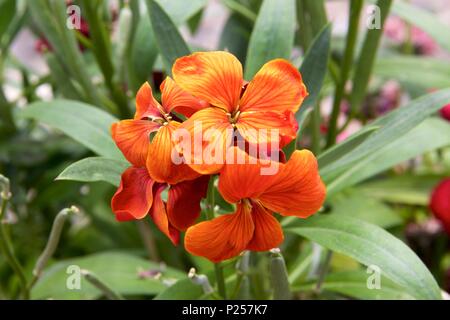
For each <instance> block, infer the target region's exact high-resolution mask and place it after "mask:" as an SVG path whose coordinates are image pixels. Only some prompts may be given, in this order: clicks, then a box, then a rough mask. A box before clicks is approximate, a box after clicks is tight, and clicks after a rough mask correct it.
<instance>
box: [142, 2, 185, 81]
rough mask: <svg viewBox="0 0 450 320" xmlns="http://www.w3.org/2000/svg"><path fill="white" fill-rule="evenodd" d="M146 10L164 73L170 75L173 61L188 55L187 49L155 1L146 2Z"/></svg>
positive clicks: (172, 24)
mask: <svg viewBox="0 0 450 320" xmlns="http://www.w3.org/2000/svg"><path fill="white" fill-rule="evenodd" d="M147 8H148V11H149V15H150V21H151V24H152V28H153V32H154V35H155V40H156V44H157V46H158V48H159V51H160V53H161V54H162V56H163V58H164V62H165V64H166V68H167V70H166V71H167V72H168V73H169V74H170V72H171V70H172V65H173V63H174V62H175V60H176V59H177V58H179V57H182V56H185V55H189V54H190V50H189V47H188V45H187V44H186V42H185V41H184V40H183V37H182V36H181V34H180V33H179V32H178V29H177V27H176V25H175V24H174V23H173V21H172V20H171V19H170V17H169V15H168V14H167V13H166V12H165V11H164V10H163V8H162V7H161V6H160V5H159V4H158V3H157V2H156V1H154V0H147Z"/></svg>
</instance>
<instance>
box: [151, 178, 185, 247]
mask: <svg viewBox="0 0 450 320" xmlns="http://www.w3.org/2000/svg"><path fill="white" fill-rule="evenodd" d="M165 188H166V185H164V184H157V185H155V187H154V188H153V189H154V193H155V198H154V200H153V205H152V208H151V210H150V216H151V217H152V219H153V222H154V223H155V224H156V226H157V227H158V228H159V230H161V232H162V233H164V234H165V235H166V236H167V237H168V238H169V239H170V241H172V243H173V244H174V245H177V244H178V243H179V241H180V232H179V231H178V230H177V229H175V228H174V227H173V226H172V225H171V224H170V223H169V219H168V218H167V211H166V205H165V203H164V202H163V200H162V199H161V193H162V192H163V191H164V189H165Z"/></svg>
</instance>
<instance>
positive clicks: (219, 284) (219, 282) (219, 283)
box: [206, 176, 227, 300]
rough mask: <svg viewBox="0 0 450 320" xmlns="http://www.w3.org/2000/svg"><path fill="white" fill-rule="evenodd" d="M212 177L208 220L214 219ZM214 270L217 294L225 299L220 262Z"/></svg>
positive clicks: (208, 197) (207, 213)
mask: <svg viewBox="0 0 450 320" xmlns="http://www.w3.org/2000/svg"><path fill="white" fill-rule="evenodd" d="M214 178H215V177H214V176H211V178H210V179H209V184H208V193H207V194H206V217H207V218H208V220H212V219H214V206H215V204H214V181H215V179H214ZM214 271H215V274H216V282H217V289H218V291H219V294H220V295H221V296H222V298H223V299H225V300H226V299H227V292H226V288H225V279H224V276H223V269H222V265H221V263H220V262H218V263H215V264H214Z"/></svg>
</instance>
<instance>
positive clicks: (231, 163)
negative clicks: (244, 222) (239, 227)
mask: <svg viewBox="0 0 450 320" xmlns="http://www.w3.org/2000/svg"><path fill="white" fill-rule="evenodd" d="M271 165H272V166H273V168H274V170H276V172H278V170H279V166H280V165H281V164H278V163H275V162H272V161H270V162H269V161H268V162H262V161H261V160H259V159H257V158H254V157H251V156H249V155H248V154H247V153H246V152H245V151H243V150H241V149H239V148H237V147H231V148H230V149H229V150H228V157H227V163H226V164H225V166H224V168H223V169H222V171H221V172H220V178H219V191H220V193H221V195H222V196H223V198H224V199H225V200H227V201H228V202H230V203H236V202H238V201H239V200H241V199H245V198H258V197H259V196H260V195H261V194H262V193H263V192H264V191H265V190H266V189H267V188H268V187H269V186H271V185H272V184H273V181H274V179H276V177H275V175H273V174H272V175H263V174H261V173H262V172H264V170H263V169H268V168H270V166H271Z"/></svg>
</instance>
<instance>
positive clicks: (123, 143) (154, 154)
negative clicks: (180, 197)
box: [111, 77, 206, 184]
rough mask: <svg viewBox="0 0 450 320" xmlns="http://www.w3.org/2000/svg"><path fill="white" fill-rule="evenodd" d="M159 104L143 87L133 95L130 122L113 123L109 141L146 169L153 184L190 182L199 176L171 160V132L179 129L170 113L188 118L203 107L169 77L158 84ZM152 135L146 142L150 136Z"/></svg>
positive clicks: (147, 85) (172, 144)
mask: <svg viewBox="0 0 450 320" xmlns="http://www.w3.org/2000/svg"><path fill="white" fill-rule="evenodd" d="M161 102H162V103H161V104H159V103H158V101H156V100H155V98H154V97H153V95H152V89H151V87H150V85H149V84H148V83H144V84H143V85H142V87H141V88H140V89H139V91H138V93H137V95H136V113H135V115H134V119H130V120H122V121H119V122H117V123H114V124H113V125H112V127H111V133H112V137H113V139H114V141H115V142H116V144H117V146H118V147H119V149H120V150H121V151H122V153H123V154H124V156H125V158H126V159H127V160H128V161H130V162H131V164H133V165H134V166H136V167H145V166H146V167H147V169H148V171H149V173H150V176H151V177H152V178H153V180H155V181H157V182H167V183H169V184H176V183H178V182H181V181H185V180H192V179H194V178H196V177H198V176H199V174H197V173H196V172H195V171H193V170H192V169H191V168H189V167H188V166H187V165H185V164H176V163H174V162H173V161H172V159H171V155H172V151H174V142H173V141H172V132H173V131H175V130H176V129H177V128H178V127H179V126H180V122H179V121H177V120H176V119H177V118H176V116H175V115H173V114H172V112H178V113H181V114H184V115H186V116H190V115H191V114H192V113H194V112H195V111H197V110H199V109H201V108H204V107H205V105H206V103H205V102H203V101H200V100H199V99H196V98H194V97H193V96H191V95H190V94H188V93H186V92H184V91H182V90H181V89H180V88H179V87H178V86H177V85H176V84H175V82H174V81H173V80H172V79H171V78H169V77H167V78H166V79H165V80H164V82H163V83H162V84H161ZM155 132H156V134H155V135H154V136H153V139H152V140H151V141H150V134H151V133H155Z"/></svg>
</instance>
